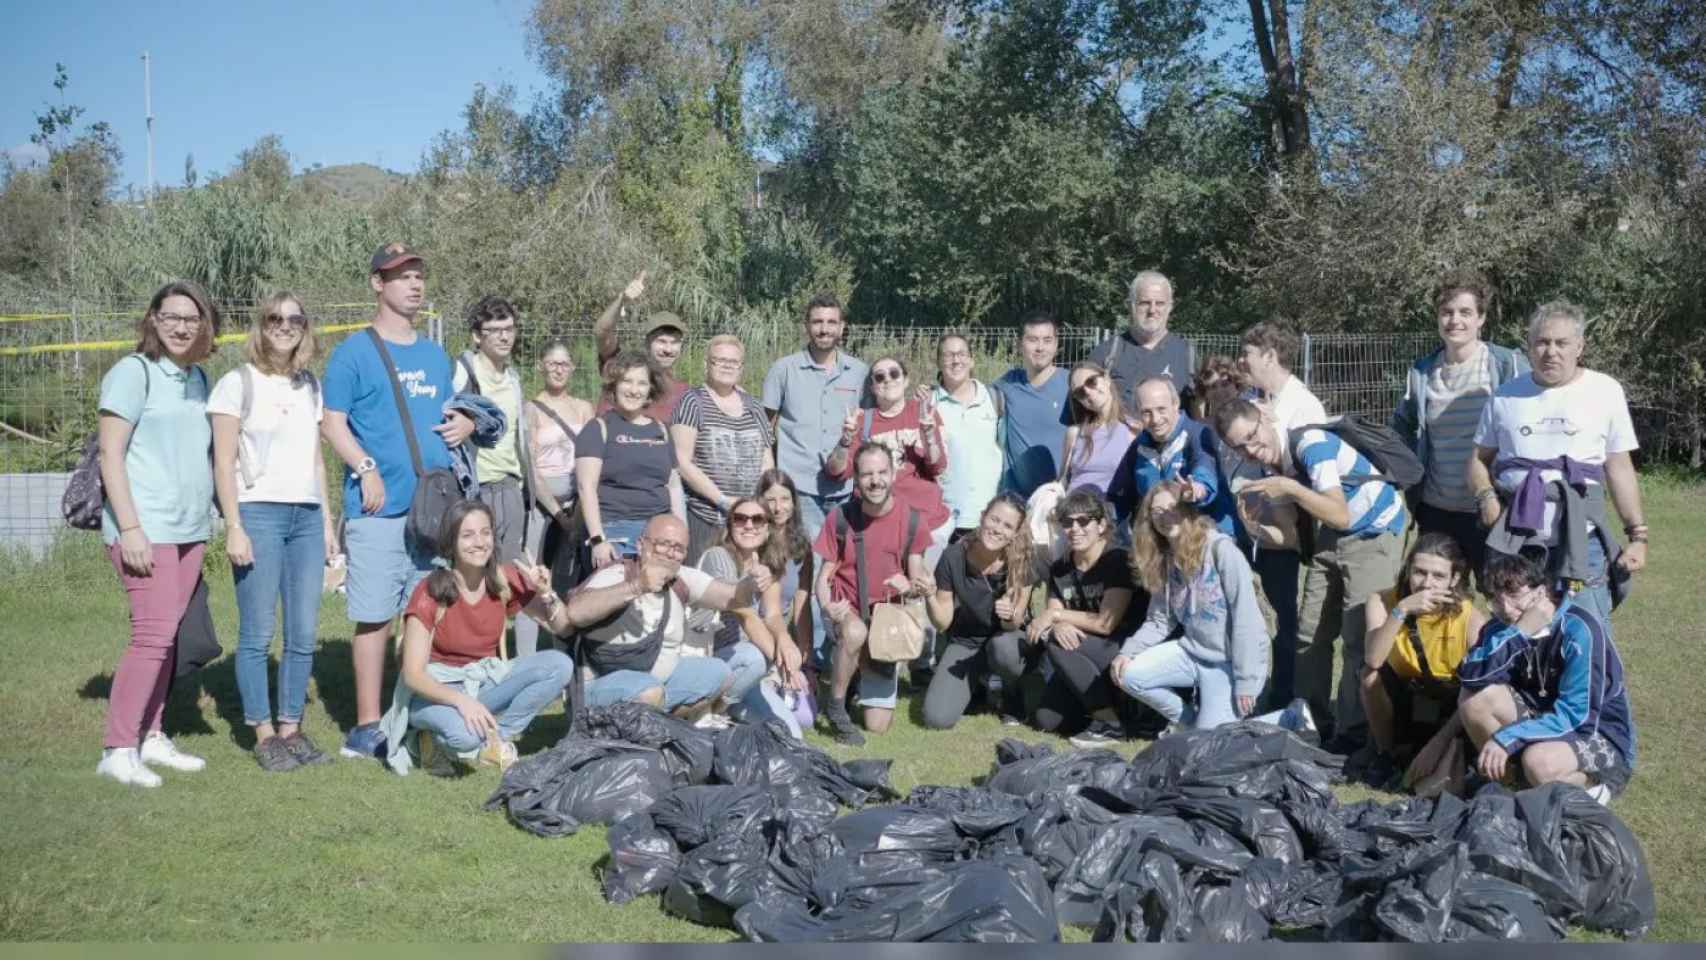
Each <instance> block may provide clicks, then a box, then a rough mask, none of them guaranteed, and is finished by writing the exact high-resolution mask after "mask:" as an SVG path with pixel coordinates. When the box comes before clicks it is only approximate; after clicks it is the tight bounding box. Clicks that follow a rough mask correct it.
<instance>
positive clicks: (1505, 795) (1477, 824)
mask: <svg viewBox="0 0 1706 960" xmlns="http://www.w3.org/2000/svg"><path fill="white" fill-rule="evenodd" d="M1555 822H1556V818H1554V824H1553V826H1555ZM1540 832H1541V833H1548V832H1550V831H1549V830H1548V827H1547V825H1540ZM1442 836H1444V837H1446V838H1448V839H1455V840H1458V841H1461V842H1462V843H1463V844H1464V846H1465V848H1466V849H1467V850H1468V851H1469V863H1470V865H1471V866H1473V867H1474V868H1475V869H1476V870H1479V871H1481V872H1482V873H1485V874H1488V875H1490V876H1494V877H1500V878H1502V879H1505V880H1509V881H1510V882H1512V883H1514V884H1517V885H1518V886H1521V887H1524V888H1526V889H1529V890H1532V891H1534V892H1535V893H1536V894H1538V895H1539V897H1540V899H1541V901H1542V902H1543V903H1545V904H1546V905H1547V912H1548V913H1550V914H1552V915H1553V916H1557V917H1562V918H1564V919H1566V920H1568V919H1570V918H1573V917H1577V916H1580V915H1581V913H1582V911H1583V908H1584V904H1583V901H1582V897H1581V893H1580V891H1579V890H1577V888H1576V885H1575V884H1574V883H1572V882H1571V880H1570V879H1569V877H1568V876H1566V875H1565V868H1564V866H1563V863H1562V860H1561V859H1560V858H1559V853H1558V851H1557V849H1556V844H1555V843H1550V842H1547V840H1545V839H1541V840H1540V842H1539V843H1538V844H1531V842H1530V831H1529V825H1528V824H1527V823H1525V822H1524V821H1523V816H1522V812H1521V810H1520V808H1519V807H1518V804H1517V797H1516V795H1515V794H1513V793H1511V792H1510V791H1509V790H1506V789H1505V788H1504V787H1503V786H1500V785H1499V784H1496V783H1490V784H1487V785H1485V786H1484V787H1482V788H1481V789H1480V790H1479V791H1477V792H1476V794H1475V796H1474V797H1473V798H1471V799H1470V801H1469V803H1468V804H1467V805H1466V807H1465V813H1464V816H1463V817H1462V818H1461V819H1460V820H1459V821H1458V826H1457V829H1456V830H1455V831H1453V832H1451V833H1442ZM1536 853H1538V854H1539V855H1540V856H1541V857H1542V858H1543V859H1545V860H1546V861H1547V862H1545V863H1542V862H1540V861H1538V860H1536V859H1535V854H1536Z"/></svg>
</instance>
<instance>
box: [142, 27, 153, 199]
mask: <svg viewBox="0 0 1706 960" xmlns="http://www.w3.org/2000/svg"><path fill="white" fill-rule="evenodd" d="M153 81H154V78H153V71H152V65H151V64H150V63H149V62H148V51H146V50H144V51H142V112H143V115H144V118H145V119H146V121H147V123H148V192H147V193H146V194H144V195H143V196H144V198H145V201H144V202H146V203H153V202H154V89H153V87H154V82H153Z"/></svg>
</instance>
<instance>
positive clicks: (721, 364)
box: [705, 357, 745, 370]
mask: <svg viewBox="0 0 1706 960" xmlns="http://www.w3.org/2000/svg"><path fill="white" fill-rule="evenodd" d="M705 362H706V363H707V364H709V365H711V366H713V367H716V368H718V369H720V370H738V369H740V366H741V364H742V363H745V361H744V360H741V359H740V358H738V357H735V358H730V357H711V358H710V359H708V360H706V361H705Z"/></svg>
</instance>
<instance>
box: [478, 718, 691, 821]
mask: <svg viewBox="0 0 1706 960" xmlns="http://www.w3.org/2000/svg"><path fill="white" fill-rule="evenodd" d="M674 787H675V781H674V780H673V779H672V778H671V776H670V772H669V766H668V764H666V763H665V762H664V759H663V755H662V754H660V753H659V752H658V751H656V750H653V749H652V748H650V747H642V746H637V745H635V744H631V743H622V742H618V741H614V740H595V739H590V738H586V737H580V736H576V735H574V734H570V735H569V736H566V737H564V738H563V739H562V740H560V741H558V742H557V745H556V746H554V747H552V748H551V749H549V750H542V751H540V752H539V753H536V754H534V755H532V756H530V757H523V758H522V759H521V760H520V761H518V762H517V763H516V764H515V765H514V766H512V767H510V768H509V770H507V771H505V773H504V775H503V780H502V781H500V782H499V784H498V788H497V790H496V791H494V792H493V793H492V795H491V797H490V798H489V799H487V800H486V804H485V807H486V809H487V810H494V809H497V808H498V807H500V806H501V807H503V808H504V810H505V812H506V813H507V814H508V815H509V818H510V820H511V821H513V822H514V823H515V825H516V826H518V827H520V828H522V829H523V830H526V831H527V832H529V833H533V834H537V835H539V836H542V837H563V836H568V835H569V834H572V833H574V832H575V831H576V830H579V829H580V827H581V824H585V823H602V824H611V823H615V822H616V821H618V820H620V819H622V818H623V817H626V816H629V815H630V814H635V813H641V812H643V811H645V810H646V809H647V808H649V807H650V806H651V805H652V804H653V803H654V802H656V801H657V799H658V798H659V797H661V796H663V795H664V794H666V793H668V792H669V791H670V790H672V789H674Z"/></svg>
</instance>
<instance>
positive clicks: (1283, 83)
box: [1249, 0, 1314, 160]
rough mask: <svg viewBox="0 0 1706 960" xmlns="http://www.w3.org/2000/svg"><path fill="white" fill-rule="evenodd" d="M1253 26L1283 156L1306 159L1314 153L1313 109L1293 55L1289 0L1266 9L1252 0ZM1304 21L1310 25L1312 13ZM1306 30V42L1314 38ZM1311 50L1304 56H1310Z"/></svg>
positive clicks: (1259, 0)
mask: <svg viewBox="0 0 1706 960" xmlns="http://www.w3.org/2000/svg"><path fill="white" fill-rule="evenodd" d="M1249 4H1250V27H1251V31H1252V33H1253V34H1254V39H1255V42H1256V53H1257V55H1258V56H1260V57H1261V60H1262V72H1263V73H1264V74H1265V75H1266V77H1267V86H1268V103H1269V109H1270V110H1271V111H1272V117H1273V119H1272V121H1271V123H1272V125H1273V126H1275V127H1277V128H1278V132H1279V142H1280V153H1281V156H1282V157H1284V158H1285V159H1287V160H1297V159H1302V158H1306V157H1307V156H1308V155H1309V152H1310V141H1309V108H1308V103H1307V97H1306V96H1305V91H1304V89H1303V84H1302V81H1301V80H1300V79H1299V71H1298V66H1297V58H1296V57H1295V56H1294V55H1293V53H1292V45H1291V24H1290V20H1289V17H1288V15H1287V14H1286V9H1285V0H1269V2H1268V3H1267V5H1266V8H1265V9H1264V7H1263V3H1262V0H1249ZM1304 22H1305V24H1306V25H1307V24H1308V23H1309V22H1310V15H1309V13H1308V12H1306V13H1305V14H1304ZM1308 33H1310V31H1309V30H1307V29H1306V30H1305V34H1306V36H1305V38H1304V39H1305V42H1306V44H1307V43H1312V42H1313V40H1314V38H1313V37H1312V36H1308V35H1307V34H1308ZM1308 52H1309V51H1308V50H1307V49H1306V50H1305V51H1304V53H1305V54H1306V55H1307V54H1308Z"/></svg>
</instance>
